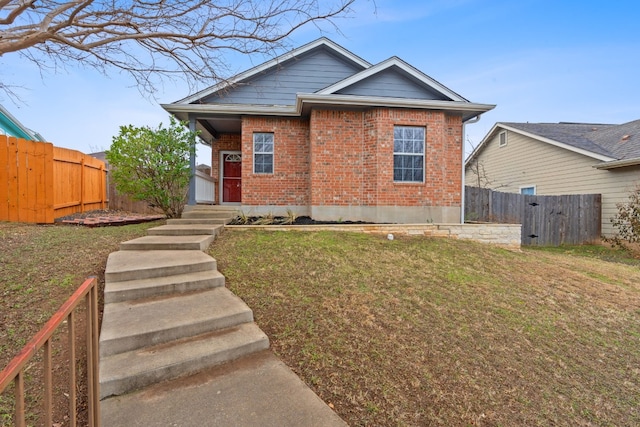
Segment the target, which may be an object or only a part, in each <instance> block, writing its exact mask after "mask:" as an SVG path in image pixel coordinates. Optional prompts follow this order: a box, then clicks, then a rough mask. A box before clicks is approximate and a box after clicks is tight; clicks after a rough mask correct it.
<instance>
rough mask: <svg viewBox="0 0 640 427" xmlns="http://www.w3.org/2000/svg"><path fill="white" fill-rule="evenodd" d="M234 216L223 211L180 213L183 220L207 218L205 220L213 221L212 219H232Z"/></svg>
mask: <svg viewBox="0 0 640 427" xmlns="http://www.w3.org/2000/svg"><path fill="white" fill-rule="evenodd" d="M234 216H235V214H233V213H232V212H225V211H213V210H211V211H209V210H193V211H187V212H182V217H181V218H185V219H191V218H207V219H213V218H222V219H224V218H233V217H234Z"/></svg>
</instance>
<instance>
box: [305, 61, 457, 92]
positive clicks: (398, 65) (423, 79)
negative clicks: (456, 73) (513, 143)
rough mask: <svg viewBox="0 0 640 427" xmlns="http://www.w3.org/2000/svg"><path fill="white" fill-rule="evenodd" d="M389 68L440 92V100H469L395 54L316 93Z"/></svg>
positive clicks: (355, 81) (345, 87) (362, 80)
mask: <svg viewBox="0 0 640 427" xmlns="http://www.w3.org/2000/svg"><path fill="white" fill-rule="evenodd" d="M390 69H396V70H398V71H399V72H400V74H403V75H405V76H407V77H409V78H411V79H412V80H413V81H415V82H417V83H418V84H420V85H422V86H424V87H426V88H429V89H430V90H432V91H434V92H436V93H438V94H440V95H441V96H442V97H443V98H441V99H440V100H442V101H458V102H469V101H468V100H467V99H465V98H463V97H461V96H460V95H458V94H457V93H455V92H454V91H452V90H451V89H449V88H447V87H445V86H444V85H443V84H441V83H439V82H437V81H436V80H434V79H432V78H431V77H429V76H427V75H426V74H424V73H423V72H422V71H420V70H418V69H416V68H414V67H412V66H411V65H409V64H407V63H406V62H404V61H403V60H401V59H400V58H398V57H397V56H392V57H391V58H389V59H387V60H385V61H382V62H380V63H378V64H376V65H374V66H371V67H369V68H366V69H364V70H362V71H360V72H359V73H357V74H354V75H352V76H350V77H347V78H346V79H344V80H342V81H339V82H337V83H335V84H333V85H331V86H329V87H327V88H325V89H322V90H320V91H318V92H316V93H317V94H319V95H329V94H335V93H338V92H340V91H342V90H344V89H347V88H349V87H350V86H354V85H357V84H358V83H362V82H364V81H366V80H367V79H371V78H372V76H375V75H377V74H380V73H381V72H383V71H385V70H390Z"/></svg>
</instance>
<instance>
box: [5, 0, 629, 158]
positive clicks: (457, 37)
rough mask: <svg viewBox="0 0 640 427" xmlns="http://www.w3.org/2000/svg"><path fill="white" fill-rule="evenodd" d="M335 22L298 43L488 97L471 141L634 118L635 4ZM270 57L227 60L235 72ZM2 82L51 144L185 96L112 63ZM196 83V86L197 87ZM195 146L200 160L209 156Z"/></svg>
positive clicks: (414, 9)
mask: <svg viewBox="0 0 640 427" xmlns="http://www.w3.org/2000/svg"><path fill="white" fill-rule="evenodd" d="M354 9H355V11H354V13H353V14H352V15H351V16H350V17H348V18H344V19H340V20H338V21H337V24H338V27H339V28H340V33H338V32H336V31H335V29H333V28H330V27H328V26H325V31H324V32H323V33H321V32H320V30H319V29H318V28H316V27H314V26H309V27H306V28H304V29H302V30H301V31H298V32H296V33H294V35H293V37H292V38H291V40H290V42H291V45H292V47H297V46H299V45H302V44H304V43H307V42H309V41H312V40H314V39H316V38H318V37H320V36H323V35H324V36H326V37H329V38H330V39H332V40H333V41H335V42H336V43H338V44H340V45H342V46H344V47H345V48H346V49H348V50H350V51H351V52H353V53H354V54H356V55H359V56H360V57H362V58H364V59H366V60H367V61H369V62H371V63H377V62H380V61H383V60H385V59H387V58H389V57H391V56H398V57H400V58H402V59H403V60H405V61H406V62H408V63H410V64H411V65H413V66H414V67H416V68H418V69H420V70H421V71H423V72H424V73H426V74H427V75H429V76H430V77H432V78H434V79H436V80H438V81H439V82H440V83H442V84H444V85H445V86H447V87H449V88H450V89H452V90H454V91H455V92H457V93H459V94H460V95H462V96H464V97H465V98H467V99H469V100H470V101H472V102H478V103H486V104H497V107H496V108H495V109H494V110H493V111H491V112H489V113H487V114H484V115H483V116H482V119H481V120H480V122H478V123H477V124H473V125H469V126H467V128H466V131H467V139H468V140H469V141H470V142H471V143H472V144H477V143H479V142H480V141H481V140H482V138H483V137H484V135H485V134H486V133H487V132H488V131H489V130H490V129H491V127H492V126H493V125H494V123H495V122H498V121H515V122H527V121H528V122H559V121H566V122H593V123H625V122H628V121H631V120H635V119H640V31H638V22H639V21H640V2H636V1H632V0H623V1H616V0H611V1H608V2H604V1H601V2H599V1H527V0H518V1H491V0H442V1H440V0H435V1H430V0H422V1H418V0H416V1H409V0H407V1H399V0H395V1H394V0H375V7H374V2H372V1H371V0H357V2H356V4H355V7H354ZM266 59H267V58H263V57H254V58H246V57H238V56H233V57H232V56H229V57H228V62H229V67H230V68H231V69H232V70H233V71H234V72H241V71H244V70H245V69H247V68H250V67H251V66H253V65H257V64H259V63H261V62H263V61H264V60H266ZM0 64H2V71H1V73H2V79H3V83H8V84H13V85H17V86H21V87H22V88H18V89H17V92H18V94H19V95H20V97H21V98H22V103H18V104H16V103H14V102H12V101H11V100H9V99H7V98H6V97H5V96H3V97H2V99H0V102H2V104H3V105H4V106H5V108H7V109H9V111H11V112H12V114H13V115H14V116H15V117H16V118H17V119H18V120H20V121H21V122H22V123H23V124H24V125H25V126H27V127H29V128H32V129H34V130H36V131H38V132H40V133H41V134H42V135H43V136H44V137H45V138H46V139H47V140H49V141H50V142H53V143H54V144H55V145H57V146H60V147H65V148H71V149H76V150H80V151H83V152H85V153H89V152H92V151H99V150H103V149H108V148H109V145H110V144H111V139H112V137H113V136H115V135H116V134H117V133H118V129H119V127H120V126H121V125H127V124H133V125H136V126H143V125H148V126H152V127H155V126H157V125H158V124H159V123H160V122H163V123H167V122H168V118H167V115H166V113H165V112H164V110H162V108H160V106H159V103H170V102H173V101H176V100H178V99H181V98H183V97H185V96H187V95H189V92H188V88H187V84H186V83H181V82H175V83H174V82H167V83H166V84H165V86H164V87H162V88H159V91H158V92H157V93H156V94H155V97H156V98H157V100H149V99H145V98H144V97H142V96H141V95H140V93H139V91H138V90H137V88H136V87H135V86H134V84H135V83H134V82H133V80H132V79H131V78H130V77H129V76H128V75H126V74H122V73H120V72H118V71H115V70H113V72H112V73H111V74H110V75H109V77H106V76H104V75H102V74H99V73H98V72H96V71H94V70H91V69H84V68H82V66H81V65H78V66H75V64H70V65H69V66H68V67H67V69H66V70H58V72H57V73H55V74H52V73H45V74H43V75H41V74H40V72H39V71H38V70H37V69H35V67H34V65H32V64H30V63H26V62H25V61H24V60H21V59H20V58H19V57H18V55H12V54H9V55H5V56H4V57H2V58H0ZM203 87H204V86H203ZM209 155H210V154H209V152H208V150H204V149H201V150H199V158H198V162H199V163H209V162H210V159H209V158H208V156H209Z"/></svg>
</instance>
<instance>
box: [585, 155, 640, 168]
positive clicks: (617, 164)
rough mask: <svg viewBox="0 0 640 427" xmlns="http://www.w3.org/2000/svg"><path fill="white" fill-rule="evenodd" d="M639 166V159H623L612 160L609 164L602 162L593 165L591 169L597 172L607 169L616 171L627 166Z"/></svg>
mask: <svg viewBox="0 0 640 427" xmlns="http://www.w3.org/2000/svg"><path fill="white" fill-rule="evenodd" d="M638 165H640V157H634V158H632V159H624V160H613V161H611V162H602V163H598V164H596V165H594V166H593V167H594V168H596V169H599V170H608V169H617V168H624V167H627V166H638Z"/></svg>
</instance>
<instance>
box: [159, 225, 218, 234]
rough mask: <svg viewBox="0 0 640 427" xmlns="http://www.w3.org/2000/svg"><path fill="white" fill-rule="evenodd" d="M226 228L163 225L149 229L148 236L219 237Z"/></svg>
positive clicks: (216, 226)
mask: <svg viewBox="0 0 640 427" xmlns="http://www.w3.org/2000/svg"><path fill="white" fill-rule="evenodd" d="M222 230H224V226H222V225H221V224H220V225H217V224H216V225H207V224H182V225H180V224H174V225H161V226H159V227H153V228H149V229H148V230H147V234H148V235H150V236H192V235H200V236H204V235H213V236H217V235H219V234H220V233H221V232H222Z"/></svg>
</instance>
